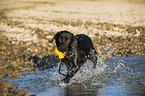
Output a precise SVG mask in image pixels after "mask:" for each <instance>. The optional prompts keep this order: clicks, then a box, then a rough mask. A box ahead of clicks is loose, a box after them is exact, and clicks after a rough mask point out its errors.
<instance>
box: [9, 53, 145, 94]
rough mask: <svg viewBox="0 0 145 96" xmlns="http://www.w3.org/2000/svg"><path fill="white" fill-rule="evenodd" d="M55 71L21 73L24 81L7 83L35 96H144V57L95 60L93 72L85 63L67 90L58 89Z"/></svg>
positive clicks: (13, 80) (58, 77)
mask: <svg viewBox="0 0 145 96" xmlns="http://www.w3.org/2000/svg"><path fill="white" fill-rule="evenodd" d="M64 67H65V66H64ZM57 70H58V68H57V66H55V67H53V68H49V69H45V70H39V71H32V72H24V73H22V74H21V75H20V76H25V78H19V79H10V78H7V81H11V82H13V84H14V86H15V87H19V88H20V89H25V88H27V91H28V93H30V94H36V95H37V96H132V95H133V96H145V55H134V56H131V57H126V56H123V57H111V58H110V60H107V61H101V60H98V66H97V68H96V69H93V68H92V62H91V61H87V62H86V63H85V64H84V65H83V67H82V68H81V70H80V71H79V72H78V73H77V75H75V77H73V78H72V79H71V81H70V84H69V85H67V86H62V85H61V83H60V81H61V79H63V76H61V75H60V74H59V73H58V71H57ZM64 72H65V70H64Z"/></svg>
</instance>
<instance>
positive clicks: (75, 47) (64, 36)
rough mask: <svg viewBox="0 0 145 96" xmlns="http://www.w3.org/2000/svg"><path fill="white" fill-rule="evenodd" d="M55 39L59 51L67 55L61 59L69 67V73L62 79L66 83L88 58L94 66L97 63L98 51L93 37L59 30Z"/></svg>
mask: <svg viewBox="0 0 145 96" xmlns="http://www.w3.org/2000/svg"><path fill="white" fill-rule="evenodd" d="M54 39H55V42H56V46H57V48H58V50H59V51H61V52H66V54H65V57H64V58H63V59H62V60H61V64H62V63H64V64H65V65H66V67H67V70H68V72H67V74H66V75H65V74H62V73H61V72H60V66H61V64H60V66H59V73H60V74H62V75H65V78H64V79H63V80H62V81H63V82H64V83H69V80H70V79H71V78H72V77H73V76H74V75H75V74H76V73H77V71H78V70H79V69H80V67H81V66H82V65H83V64H84V63H85V62H86V60H87V59H89V60H91V61H92V62H93V63H94V66H93V67H94V68H95V66H96V64H97V52H96V50H95V48H94V46H93V43H92V41H91V39H90V38H89V37H88V36H86V35H84V34H78V35H75V36H74V35H73V34H72V33H71V32H69V31H60V32H57V33H56V35H55V36H54V37H53V39H52V40H51V41H50V43H51V42H53V40H54Z"/></svg>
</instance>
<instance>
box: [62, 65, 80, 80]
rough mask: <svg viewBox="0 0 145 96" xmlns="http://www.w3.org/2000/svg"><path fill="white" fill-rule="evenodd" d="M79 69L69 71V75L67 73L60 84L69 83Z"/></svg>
mask: <svg viewBox="0 0 145 96" xmlns="http://www.w3.org/2000/svg"><path fill="white" fill-rule="evenodd" d="M79 69H80V67H79V66H78V67H75V68H74V69H73V70H71V72H70V73H68V74H67V75H66V77H65V78H64V79H63V80H62V82H64V83H69V81H70V79H71V78H72V77H73V76H74V75H75V74H76V73H77V72H78V70H79Z"/></svg>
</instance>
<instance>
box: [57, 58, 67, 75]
mask: <svg viewBox="0 0 145 96" xmlns="http://www.w3.org/2000/svg"><path fill="white" fill-rule="evenodd" d="M61 65H62V61H61V60H60V63H58V72H59V74H61V75H63V76H67V75H66V74H63V73H61V71H60V70H61Z"/></svg>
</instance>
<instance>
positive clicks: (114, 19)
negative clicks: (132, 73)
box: [0, 0, 145, 96]
mask: <svg viewBox="0 0 145 96" xmlns="http://www.w3.org/2000/svg"><path fill="white" fill-rule="evenodd" d="M144 4H145V2H144V0H139V1H138V2H136V1H135V0H132V1H130V0H115V1H113V0H104V1H99V0H91V1H87V0H80V1H75V0H72V1H67V0H66V1H62V0H58V1H57V2H56V1H51V0H49V1H48V0H40V1H38V0H37V1H35V0H31V1H29V0H27V1H26V0H16V1H13V0H4V1H0V5H1V7H0V24H1V26H0V32H1V34H0V43H1V45H2V46H0V80H1V81H0V84H1V85H0V86H1V87H0V90H1V91H0V93H1V94H2V95H4V96H5V95H6V94H8V95H18V94H21V95H22V94H23V95H26V96H27V95H28V94H27V90H23V91H20V90H19V88H15V87H13V84H12V83H11V82H6V81H5V79H4V78H5V77H10V78H25V77H19V74H20V73H21V72H24V71H33V70H36V69H34V66H33V65H34V63H33V62H32V61H28V59H29V57H30V56H35V55H37V56H38V57H40V58H43V57H44V56H48V55H54V52H53V49H54V47H55V44H54V43H52V44H50V43H49V40H50V39H51V38H52V37H53V35H54V34H55V33H56V32H57V31H60V30H68V31H71V32H72V33H74V34H79V33H83V34H86V35H89V36H90V37H91V38H92V40H93V43H94V46H95V48H96V49H97V51H98V53H99V55H100V56H102V57H103V60H106V59H109V58H110V57H111V56H123V55H126V56H132V55H134V54H139V55H144V53H145V47H144V46H145V21H144V20H145V17H144V16H145V13H144V11H145V5H144ZM90 5H91V6H90ZM122 6H123V7H122ZM18 90H19V91H18Z"/></svg>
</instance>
